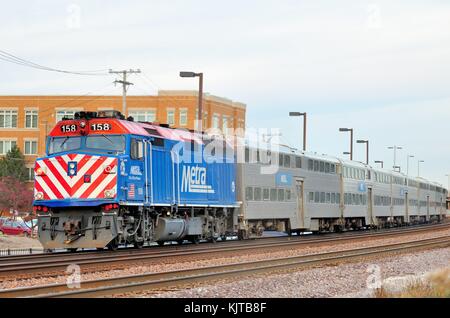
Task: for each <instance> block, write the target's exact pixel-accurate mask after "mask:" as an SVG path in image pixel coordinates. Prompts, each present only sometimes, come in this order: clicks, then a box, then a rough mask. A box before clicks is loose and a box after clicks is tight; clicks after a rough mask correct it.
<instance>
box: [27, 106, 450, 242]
mask: <svg viewBox="0 0 450 318" xmlns="http://www.w3.org/2000/svg"><path fill="white" fill-rule="evenodd" d="M237 148H239V147H238V145H237V143H235V142H230V141H229V140H227V138H221V137H219V136H214V135H208V134H205V133H198V132H194V131H187V130H182V129H174V128H170V127H169V126H167V125H160V124H155V123H144V122H135V121H134V120H133V118H131V117H130V118H125V117H124V116H123V115H122V114H121V113H120V112H117V111H102V112H79V113H76V114H75V117H74V118H73V119H70V118H63V120H62V121H60V122H58V123H57V124H56V126H55V127H54V128H53V129H52V131H51V132H50V134H49V136H48V139H47V142H46V155H45V156H44V157H42V158H38V159H37V160H36V163H35V169H34V172H35V182H34V184H35V186H34V201H33V210H34V211H35V212H36V214H37V215H38V238H39V241H40V242H41V244H42V245H43V247H44V249H45V250H47V251H54V250H57V249H67V250H69V251H77V250H79V249H95V248H96V249H99V250H103V249H105V248H108V249H110V250H117V249H118V248H119V247H120V246H133V247H135V248H142V247H143V246H144V245H145V244H150V243H158V244H159V245H164V244H165V242H178V243H180V244H181V243H183V242H185V241H190V242H193V243H198V242H200V241H210V242H215V241H216V240H226V239H227V238H229V237H234V238H236V237H237V238H238V239H250V238H255V237H261V236H262V235H263V233H264V231H267V230H275V231H282V232H286V233H288V234H289V235H292V234H293V233H297V234H300V233H304V232H313V233H316V232H340V231H349V230H358V229H364V228H379V227H386V226H402V225H408V224H417V223H427V222H440V221H442V220H443V218H444V217H445V213H446V209H445V199H446V197H447V190H446V189H445V188H443V187H442V186H441V185H439V184H437V183H433V182H430V181H427V180H425V179H423V178H418V177H417V178H413V177H408V176H405V175H404V174H401V173H398V172H393V171H388V170H384V169H377V168H374V167H372V166H370V165H366V164H363V163H360V162H356V161H346V160H342V159H339V158H334V157H331V156H326V155H318V154H316V153H305V152H295V151H294V152H293V151H291V150H281V149H279V150H278V151H273V150H269V148H267V147H266V148H264V147H252V146H250V145H249V144H248V145H246V144H245V142H244V144H243V145H242V149H243V151H241V152H239V151H236V149H237Z"/></svg>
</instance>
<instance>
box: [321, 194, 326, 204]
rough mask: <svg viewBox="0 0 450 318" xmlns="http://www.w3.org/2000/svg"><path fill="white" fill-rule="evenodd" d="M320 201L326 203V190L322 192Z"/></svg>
mask: <svg viewBox="0 0 450 318" xmlns="http://www.w3.org/2000/svg"><path fill="white" fill-rule="evenodd" d="M320 203H325V192H320Z"/></svg>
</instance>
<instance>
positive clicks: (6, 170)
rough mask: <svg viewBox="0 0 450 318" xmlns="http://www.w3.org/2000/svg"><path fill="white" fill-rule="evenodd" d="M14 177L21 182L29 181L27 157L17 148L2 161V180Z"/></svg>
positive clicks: (0, 160) (0, 173)
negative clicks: (26, 164)
mask: <svg viewBox="0 0 450 318" xmlns="http://www.w3.org/2000/svg"><path fill="white" fill-rule="evenodd" d="M4 177H13V178H15V179H17V180H19V181H21V182H25V181H27V180H28V172H27V168H26V166H25V157H24V156H23V154H22V153H21V152H20V150H19V148H17V146H15V147H13V148H12V149H11V150H10V151H8V153H7V154H6V156H5V157H3V158H1V159H0V178H4Z"/></svg>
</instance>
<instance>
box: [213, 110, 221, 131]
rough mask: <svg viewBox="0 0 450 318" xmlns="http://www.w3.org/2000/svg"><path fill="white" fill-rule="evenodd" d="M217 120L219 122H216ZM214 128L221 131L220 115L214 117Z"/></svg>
mask: <svg viewBox="0 0 450 318" xmlns="http://www.w3.org/2000/svg"><path fill="white" fill-rule="evenodd" d="M216 119H217V122H216ZM212 121H213V122H212V128H214V129H220V114H217V113H216V114H214V115H213V120H212Z"/></svg>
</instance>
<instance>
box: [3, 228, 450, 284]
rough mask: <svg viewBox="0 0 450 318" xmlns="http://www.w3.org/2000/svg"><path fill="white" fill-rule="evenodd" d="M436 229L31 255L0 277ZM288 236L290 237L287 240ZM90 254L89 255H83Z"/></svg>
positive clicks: (6, 268)
mask: <svg viewBox="0 0 450 318" xmlns="http://www.w3.org/2000/svg"><path fill="white" fill-rule="evenodd" d="M449 226H450V224H441V225H440V226H439V228H442V229H445V228H448V227H449ZM432 229H433V230H436V227H433V228H431V226H430V227H421V228H415V229H409V230H399V231H395V232H394V231H388V232H384V231H383V232H375V233H364V234H358V235H348V236H341V237H327V238H320V239H318V238H314V239H305V238H304V237H303V238H302V237H300V238H297V239H294V237H288V238H286V237H283V239H284V240H276V241H275V242H266V241H262V242H255V241H244V242H243V244H233V245H232V244H230V245H229V246H228V244H218V245H212V246H211V245H209V246H207V247H203V246H195V248H187V247H188V246H189V245H186V248H183V247H181V246H178V248H177V249H175V250H169V249H164V248H163V249H158V250H155V251H152V249H148V250H145V251H144V250H134V252H136V253H132V252H131V251H128V252H124V253H120V254H115V253H107V254H103V255H97V254H92V255H87V254H82V255H78V254H69V255H65V256H64V257H60V258H58V257H54V256H53V257H52V255H50V257H49V258H44V259H40V260H36V259H32V260H29V261H28V260H27V261H25V262H8V263H6V264H5V263H3V264H2V263H0V277H5V276H8V275H19V274H20V275H21V274H24V273H25V274H30V273H35V272H44V271H64V270H65V269H66V268H67V266H69V265H72V264H76V265H79V266H86V267H88V266H95V265H102V264H108V265H112V264H126V263H131V262H144V261H151V260H158V261H159V260H161V259H168V258H171V257H186V256H196V255H208V254H213V253H221V254H223V253H232V252H239V251H245V250H253V249H254V248H265V249H269V248H274V247H283V248H286V247H295V246H302V245H308V244H324V243H338V242H339V243H344V242H346V241H354V240H361V239H371V238H374V237H375V238H376V237H379V236H382V237H386V236H394V235H407V234H411V233H417V232H423V231H429V230H432ZM286 239H289V240H286ZM86 256H89V257H86Z"/></svg>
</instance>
